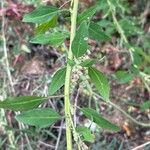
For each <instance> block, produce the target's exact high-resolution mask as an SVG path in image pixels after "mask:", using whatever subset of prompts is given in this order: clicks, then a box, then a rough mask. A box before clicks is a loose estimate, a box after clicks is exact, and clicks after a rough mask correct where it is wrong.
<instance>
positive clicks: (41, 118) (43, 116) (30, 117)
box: [16, 108, 61, 128]
mask: <svg viewBox="0 0 150 150" xmlns="http://www.w3.org/2000/svg"><path fill="white" fill-rule="evenodd" d="M60 118H61V117H60V115H59V114H58V113H57V112H56V111H54V110H53V109H50V108H38V109H33V110H30V111H26V112H22V113H21V114H19V115H17V116H16V119H17V121H19V122H22V123H25V124H28V125H32V126H37V127H41V128H43V127H48V126H50V125H52V124H53V123H55V122H56V121H57V120H59V119H60Z"/></svg>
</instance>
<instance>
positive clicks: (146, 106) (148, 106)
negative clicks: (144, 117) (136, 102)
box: [141, 100, 150, 111]
mask: <svg viewBox="0 0 150 150" xmlns="http://www.w3.org/2000/svg"><path fill="white" fill-rule="evenodd" d="M146 109H150V100H149V101H146V102H144V103H143V104H142V105H141V110H142V111H145V110H146Z"/></svg>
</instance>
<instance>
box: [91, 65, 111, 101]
mask: <svg viewBox="0 0 150 150" xmlns="http://www.w3.org/2000/svg"><path fill="white" fill-rule="evenodd" d="M88 74H89V77H90V79H91V81H92V82H93V83H94V85H95V87H96V89H97V90H98V92H99V93H100V95H101V96H102V97H103V99H104V100H106V101H107V100H109V92H110V86H109V82H108V79H107V78H106V77H105V75H104V74H103V73H101V72H100V71H99V70H97V69H96V68H93V67H89V69H88Z"/></svg>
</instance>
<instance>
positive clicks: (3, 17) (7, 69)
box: [1, 0, 15, 94]
mask: <svg viewBox="0 0 150 150" xmlns="http://www.w3.org/2000/svg"><path fill="white" fill-rule="evenodd" d="M4 2H5V1H4V0H2V2H1V7H2V8H4ZM4 15H5V14H4V13H2V38H3V50H4V64H5V66H6V72H7V76H8V80H9V83H10V87H11V91H12V92H13V94H14V93H15V90H14V87H13V80H12V76H11V72H10V66H9V62H8V55H7V46H6V37H5V16H4Z"/></svg>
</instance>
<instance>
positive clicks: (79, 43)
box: [72, 21, 88, 58]
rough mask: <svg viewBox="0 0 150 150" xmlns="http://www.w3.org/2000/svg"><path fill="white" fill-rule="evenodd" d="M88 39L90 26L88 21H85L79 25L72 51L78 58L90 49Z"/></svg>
mask: <svg viewBox="0 0 150 150" xmlns="http://www.w3.org/2000/svg"><path fill="white" fill-rule="evenodd" d="M87 40H88V26H87V23H86V22H85V21H83V22H82V23H81V25H80V26H79V29H78V31H77V32H76V35H75V37H74V40H73V42H72V52H73V54H74V55H75V57H77V58H78V57H81V56H82V55H84V54H85V52H86V51H87V49H88V44H87Z"/></svg>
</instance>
